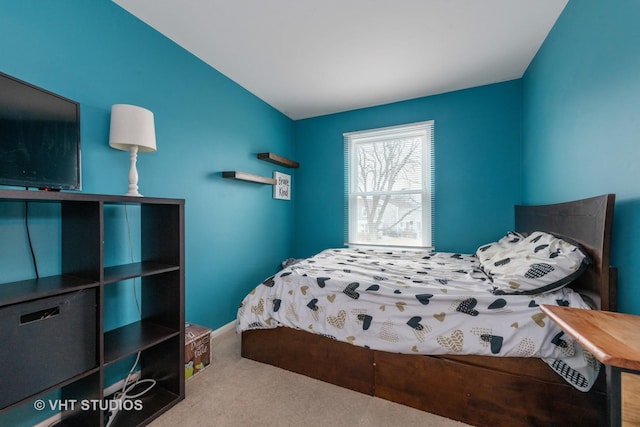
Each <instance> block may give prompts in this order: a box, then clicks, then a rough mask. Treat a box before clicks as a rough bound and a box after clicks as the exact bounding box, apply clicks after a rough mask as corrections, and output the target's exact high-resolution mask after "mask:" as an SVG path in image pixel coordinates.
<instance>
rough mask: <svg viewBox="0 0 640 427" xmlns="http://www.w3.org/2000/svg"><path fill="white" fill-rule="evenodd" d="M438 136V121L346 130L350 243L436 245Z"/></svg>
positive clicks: (347, 209) (347, 202)
mask: <svg viewBox="0 0 640 427" xmlns="http://www.w3.org/2000/svg"><path fill="white" fill-rule="evenodd" d="M433 140H434V122H433V120H431V121H427V122H420V123H412V124H408V125H403V126H393V127H387V128H380V129H373V130H365V131H359V132H349V133H345V134H344V147H345V175H344V176H345V201H346V203H345V241H346V242H347V244H348V245H375V246H386V247H394V246H398V247H415V248H431V247H432V224H433V205H434V203H433V202H434V200H433V197H434V194H433V171H434V168H433V153H434V150H433Z"/></svg>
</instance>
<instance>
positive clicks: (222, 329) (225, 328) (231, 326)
mask: <svg viewBox="0 0 640 427" xmlns="http://www.w3.org/2000/svg"><path fill="white" fill-rule="evenodd" d="M235 329H236V321H235V320H233V321H231V322H229V323H227V324H226V325H223V326H221V327H219V328H218V329H216V330H213V331H211V339H214V338H216V337H219V336H220V335H222V334H224V333H226V332H229V331H232V330H235Z"/></svg>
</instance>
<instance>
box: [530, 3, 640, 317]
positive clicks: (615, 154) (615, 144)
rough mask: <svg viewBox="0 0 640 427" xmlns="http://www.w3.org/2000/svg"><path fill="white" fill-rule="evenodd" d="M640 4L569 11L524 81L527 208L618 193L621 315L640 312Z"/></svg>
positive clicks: (616, 258)
mask: <svg viewBox="0 0 640 427" xmlns="http://www.w3.org/2000/svg"><path fill="white" fill-rule="evenodd" d="M638 16H640V2H637V1H635V0H616V1H612V2H602V1H599V0H580V1H571V2H569V3H568V5H567V7H566V8H565V10H564V12H563V13H562V15H561V16H560V18H559V19H558V21H557V22H556V25H555V27H554V28H553V29H552V31H551V32H550V34H549V36H548V37H547V39H546V40H545V42H544V44H543V46H542V48H541V49H540V51H539V52H538V54H537V55H536V57H535V59H534V61H533V62H532V64H531V65H530V67H529V68H528V70H527V72H526V73H525V76H524V78H523V101H524V103H523V149H522V156H523V157H522V159H523V161H522V163H523V177H522V186H523V187H522V188H523V191H522V194H523V201H524V202H525V203H553V202H556V201H563V200H570V199H576V198H582V197H590V196H595V195H599V194H604V193H615V194H616V206H615V214H614V224H613V227H614V230H613V240H612V245H613V253H612V264H613V265H615V266H617V267H618V273H619V287H618V302H619V310H620V311H623V312H629V313H635V314H640V292H638V289H640V283H639V282H638V280H637V277H638V276H639V275H640V263H638V259H640V168H639V167H638V165H639V164H640V137H639V135H640V80H639V76H640V44H639V43H638V40H640V26H638V22H637V17H638Z"/></svg>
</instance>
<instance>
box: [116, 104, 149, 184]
mask: <svg viewBox="0 0 640 427" xmlns="http://www.w3.org/2000/svg"><path fill="white" fill-rule="evenodd" d="M109 146H110V147H111V148H115V149H118V150H124V151H128V152H129V157H130V158H131V168H130V169H129V191H128V192H127V193H126V194H125V196H138V197H142V194H140V193H138V170H137V169H136V162H137V158H138V151H140V152H153V151H156V130H155V127H154V121H153V113H152V112H151V111H149V110H147V109H146V108H142V107H137V106H135V105H128V104H115V105H113V106H111V129H110V131H109Z"/></svg>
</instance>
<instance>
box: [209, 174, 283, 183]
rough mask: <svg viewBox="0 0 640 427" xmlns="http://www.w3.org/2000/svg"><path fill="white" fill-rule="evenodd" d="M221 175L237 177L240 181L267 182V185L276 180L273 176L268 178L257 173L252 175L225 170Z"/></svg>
mask: <svg viewBox="0 0 640 427" xmlns="http://www.w3.org/2000/svg"><path fill="white" fill-rule="evenodd" d="M222 177H223V178H231V179H238V180H241V181H250V182H257V183H259V184H269V185H275V184H276V180H275V179H274V178H268V177H266V176H259V175H254V174H251V173H246V172H238V171H225V172H222Z"/></svg>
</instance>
